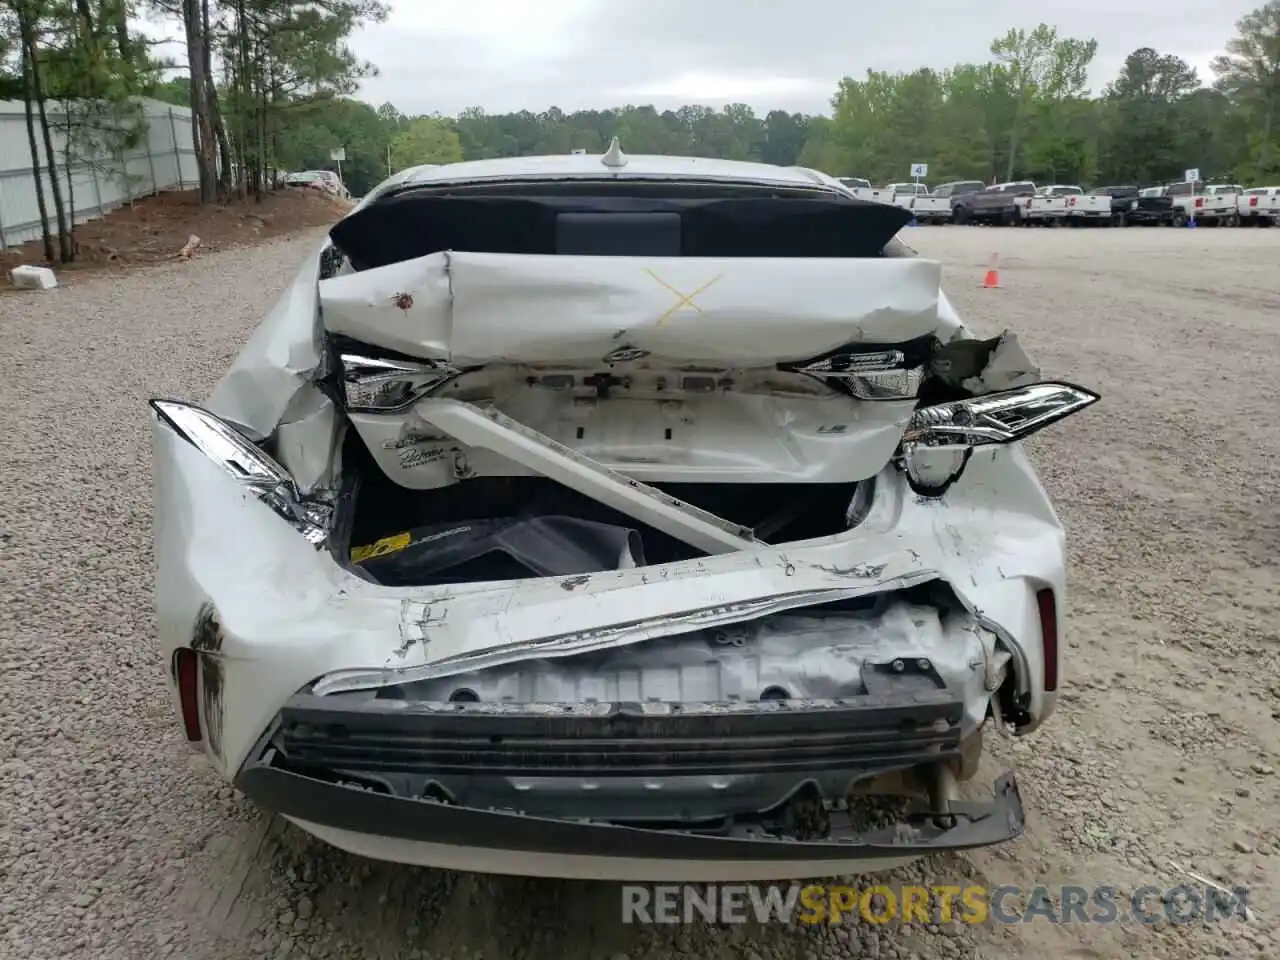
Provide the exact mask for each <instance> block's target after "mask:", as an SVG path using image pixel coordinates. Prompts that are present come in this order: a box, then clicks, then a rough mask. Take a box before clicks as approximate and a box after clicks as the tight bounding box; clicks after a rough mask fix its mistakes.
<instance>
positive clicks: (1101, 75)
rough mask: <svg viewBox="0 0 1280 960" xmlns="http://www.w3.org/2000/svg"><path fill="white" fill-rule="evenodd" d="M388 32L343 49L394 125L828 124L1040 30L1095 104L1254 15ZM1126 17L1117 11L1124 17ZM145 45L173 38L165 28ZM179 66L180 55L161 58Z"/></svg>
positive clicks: (794, 14)
mask: <svg viewBox="0 0 1280 960" xmlns="http://www.w3.org/2000/svg"><path fill="white" fill-rule="evenodd" d="M390 3H391V4H392V12H391V15H390V17H389V18H388V20H387V22H386V23H382V24H377V25H374V26H370V27H368V28H365V29H363V30H360V31H359V32H358V33H356V34H355V35H354V36H353V37H352V45H353V47H354V48H355V50H356V52H357V54H359V56H361V57H362V58H364V59H365V60H368V61H370V62H372V63H374V64H376V65H377V67H378V68H379V70H380V75H379V76H377V77H374V78H371V79H369V80H367V81H365V83H364V84H363V87H362V89H361V90H360V93H359V96H360V97H361V98H362V99H365V100H368V101H370V102H372V103H374V104H375V105H376V104H380V103H384V102H387V101H390V102H391V103H393V104H395V105H396V106H397V107H398V108H399V109H400V110H401V111H402V112H403V113H408V114H419V113H437V112H438V113H441V114H444V115H446V116H453V115H456V114H457V113H459V112H460V111H461V110H464V109H465V108H467V107H472V106H478V107H483V108H484V109H485V110H486V111H487V112H489V113H506V112H509V111H514V110H521V109H528V110H532V111H534V112H539V111H542V110H545V109H547V108H548V107H550V106H557V107H560V108H561V109H562V110H565V111H573V110H579V109H584V108H590V107H613V106H622V105H625V104H627V103H634V104H644V103H652V104H654V105H655V106H657V107H658V108H659V109H665V108H668V107H678V106H682V105H683V104H686V103H701V104H706V105H708V106H712V107H722V106H724V105H725V104H726V103H735V102H740V103H748V104H750V105H751V106H752V107H754V108H755V109H756V110H757V112H759V113H764V112H766V111H768V110H772V109H776V108H782V109H785V110H790V111H800V112H803V113H829V112H830V101H831V96H832V94H833V93H834V92H835V88H836V85H837V84H838V83H839V81H840V78H841V77H845V76H854V77H861V76H863V74H864V72H865V71H866V70H868V69H873V70H889V71H899V70H904V71H905V70H913V69H915V68H917V67H921V66H931V67H935V68H941V67H947V66H950V65H951V64H953V63H957V62H965V61H969V62H981V61H984V60H987V59H989V52H988V48H989V47H990V44H991V41H992V39H993V38H995V37H996V36H999V35H1001V34H1003V33H1004V32H1005V31H1007V30H1008V29H1009V28H1010V27H1013V26H1017V27H1022V28H1024V29H1027V30H1030V29H1031V28H1033V27H1034V26H1035V25H1036V24H1037V23H1039V22H1041V21H1043V22H1045V23H1050V24H1053V25H1054V26H1056V27H1058V30H1059V33H1060V34H1061V35H1063V36H1074V37H1082V38H1084V37H1094V38H1095V39H1097V41H1098V56H1097V58H1096V59H1095V61H1094V67H1093V72H1092V76H1091V82H1092V84H1093V90H1094V92H1095V93H1096V92H1098V91H1100V90H1101V88H1102V87H1103V85H1104V84H1106V83H1107V82H1109V81H1110V80H1112V79H1114V77H1115V75H1116V72H1117V71H1118V70H1119V69H1120V65H1121V64H1122V63H1123V62H1124V58H1125V56H1126V55H1127V54H1128V53H1130V52H1131V51H1132V50H1134V49H1135V48H1137V47H1140V46H1149V47H1154V48H1155V49H1157V50H1159V51H1160V52H1161V53H1173V54H1177V55H1178V56H1180V57H1182V58H1183V59H1184V60H1186V61H1187V62H1188V63H1190V64H1191V65H1192V66H1193V67H1196V68H1197V69H1198V70H1199V72H1200V79H1201V81H1202V82H1211V81H1212V79H1213V76H1212V74H1211V73H1210V71H1209V60H1210V59H1211V58H1212V57H1213V56H1214V55H1215V54H1217V53H1220V52H1221V51H1222V47H1223V44H1224V43H1225V42H1226V41H1227V40H1228V39H1229V38H1230V37H1232V36H1233V35H1234V34H1235V22H1236V21H1237V20H1238V19H1240V17H1241V16H1242V15H1243V14H1245V13H1247V12H1248V11H1249V10H1251V9H1253V8H1255V7H1257V6H1259V5H1260V4H1261V0H1221V2H1220V3H1218V4H1215V3H1212V2H1209V0H1128V2H1116V0H1041V2H1040V3H1038V4H1034V5H1028V4H1026V3H1020V2H1016V0H986V2H981V0H979V2H974V0H970V2H967V3H963V4H956V3H948V2H946V0H932V2H923V0H898V2H896V3H892V4H885V5H884V6H881V5H879V4H868V3H857V2H851V0H631V2H627V0H449V2H445V3H437V2H435V0H390ZM1122 9H1123V10H1124V12H1120V11H1121V10H1122ZM144 29H146V30H147V32H148V33H151V34H153V35H155V36H157V37H158V36H165V37H167V38H170V39H171V40H173V41H178V40H180V38H181V28H180V26H179V25H178V24H176V23H172V22H171V23H166V24H159V23H156V22H154V21H153V22H152V23H151V24H149V25H147V26H145V27H144ZM158 52H159V53H161V54H168V55H170V56H173V57H174V58H175V59H177V60H179V61H185V59H186V55H185V50H184V48H183V47H182V45H181V44H180V43H177V42H171V43H167V44H165V45H164V46H163V47H161V48H160V50H159V51H158Z"/></svg>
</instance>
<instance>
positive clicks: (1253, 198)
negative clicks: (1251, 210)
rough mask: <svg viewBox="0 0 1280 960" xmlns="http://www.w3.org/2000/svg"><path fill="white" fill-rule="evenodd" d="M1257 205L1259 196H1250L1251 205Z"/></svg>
mask: <svg viewBox="0 0 1280 960" xmlns="http://www.w3.org/2000/svg"><path fill="white" fill-rule="evenodd" d="M1257 205H1258V198H1257V197H1250V198H1249V206H1251V207H1256V206H1257Z"/></svg>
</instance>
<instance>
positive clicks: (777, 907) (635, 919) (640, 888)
mask: <svg viewBox="0 0 1280 960" xmlns="http://www.w3.org/2000/svg"><path fill="white" fill-rule="evenodd" d="M1233 918H1238V919H1242V920H1247V919H1249V910H1248V892H1247V891H1245V890H1243V889H1235V890H1231V891H1222V890H1218V889H1216V888H1213V887H1193V886H1186V885H1183V886H1176V887H1159V886H1155V885H1149V886H1144V887H1139V888H1138V889H1137V890H1135V891H1133V892H1132V893H1124V894H1122V893H1120V891H1119V890H1118V889H1117V888H1116V887H1077V886H1058V887H1045V886H1037V887H1033V888H1030V889H1026V888H1022V887H1016V886H1000V887H983V886H973V885H970V886H963V887H961V886H947V885H935V886H928V887H925V886H902V887H896V888H893V887H888V886H869V887H852V886H824V885H821V884H807V885H806V884H790V885H788V886H783V885H779V884H718V885H709V886H700V885H683V886H681V885H678V884H670V885H663V884H657V885H627V886H624V887H622V922H623V923H662V924H667V923H694V922H697V921H703V922H707V923H725V924H733V923H751V922H755V923H762V924H763V923H803V924H819V923H841V922H846V921H847V922H857V921H859V920H861V921H863V922H866V923H873V924H886V923H893V922H897V923H922V924H929V923H952V922H958V923H964V924H981V923H986V922H988V921H994V922H996V923H1001V924H1009V923H1033V922H1036V921H1039V922H1042V923H1044V922H1047V923H1104V924H1105V923H1118V922H1133V921H1136V922H1138V923H1143V924H1154V923H1160V922H1169V923H1197V922H1202V921H1211V922H1212V921H1220V920H1229V919H1233Z"/></svg>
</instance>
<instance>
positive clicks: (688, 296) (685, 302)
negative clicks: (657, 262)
mask: <svg viewBox="0 0 1280 960" xmlns="http://www.w3.org/2000/svg"><path fill="white" fill-rule="evenodd" d="M644 272H645V273H647V274H648V275H649V276H651V277H653V279H655V280H657V281H658V282H659V283H660V284H662V285H663V286H664V287H666V288H667V289H668V290H670V291H671V292H672V293H674V294H675V295H676V296H677V297H679V299H678V300H677V301H676V302H675V303H674V304H672V306H671V309H669V310H668V311H667V312H666V313H664V314H663V315H662V316H660V317H659V318H658V326H662V325H663V324H664V323H666V322H667V321H668V320H669V319H671V317H672V316H673V315H675V314H676V313H678V312H679V311H680V310H682V309H684V308H685V307H693V309H694V310H696V311H697V312H698V313H703V312H704V311H703V309H702V308H701V307H700V306H698V305H697V304H696V303H694V302H693V298H694V297H696V296H697V295H698V294H700V293H704V292H705V291H707V290H708V289H710V288H711V286H712V285H713V284H716V283H718V282H719V281H721V280H723V279H724V274H723V273H718V274H716V275H715V276H714V277H712V278H711V279H710V280H708V281H707V282H706V283H704V284H703V285H702V286H700V287H698V289H696V290H694V291H692V292H690V293H683V292H681V291H679V290H677V289H676V288H675V287H673V286H672V285H671V284H669V283H667V281H665V280H663V279H662V278H661V277H660V276H658V275H657V274H656V273H654V272H653V271H652V270H650V269H649V268H648V267H645V268H644Z"/></svg>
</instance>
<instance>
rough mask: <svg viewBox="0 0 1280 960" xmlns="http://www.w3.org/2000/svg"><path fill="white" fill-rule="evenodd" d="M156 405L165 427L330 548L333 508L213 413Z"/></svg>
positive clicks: (163, 403)
mask: <svg viewBox="0 0 1280 960" xmlns="http://www.w3.org/2000/svg"><path fill="white" fill-rule="evenodd" d="M150 403H151V409H152V410H153V411H155V414H156V416H157V417H158V418H159V420H160V422H161V423H163V424H165V425H167V426H168V427H169V429H171V430H172V431H173V432H174V433H176V434H177V435H178V436H179V437H181V438H182V439H183V440H186V441H187V442H188V443H190V444H191V445H192V446H193V447H195V448H196V449H197V450H199V451H200V452H201V453H203V454H204V455H205V456H206V457H208V458H209V459H210V460H212V461H213V462H214V463H216V464H217V465H218V466H219V467H221V468H222V469H223V470H225V471H226V472H227V473H229V474H231V476H233V477H234V478H235V479H236V480H238V481H239V482H240V483H241V484H242V485H243V486H244V487H245V489H246V490H248V491H250V492H252V493H253V494H254V495H255V496H256V497H257V498H258V499H259V500H260V501H262V502H263V503H264V504H266V505H267V506H268V507H269V508H270V509H271V510H273V511H275V512H276V513H277V514H278V515H279V516H280V517H282V518H283V519H285V520H287V521H288V522H289V523H291V524H292V525H293V527H294V528H295V529H296V530H298V532H300V533H301V534H302V535H303V536H304V537H306V538H307V540H309V541H310V542H311V543H313V544H315V545H316V546H319V545H320V544H322V543H324V541H325V539H326V538H327V537H328V534H329V531H328V521H329V512H330V508H329V506H328V505H327V504H324V503H321V502H319V501H316V500H308V499H304V498H303V497H302V495H301V494H300V493H299V491H298V488H297V486H296V485H295V484H294V482H293V477H291V476H290V475H289V472H288V471H287V470H285V468H284V467H282V466H281V465H280V464H279V463H277V462H276V461H275V460H273V459H272V458H271V457H269V456H267V455H266V454H265V453H263V452H262V450H260V449H259V448H258V447H257V446H256V445H255V444H254V443H252V442H250V440H249V439H248V437H246V436H244V435H243V434H242V433H240V431H239V430H237V429H236V428H235V427H233V426H231V424H229V423H227V422H226V421H224V420H221V419H219V418H218V417H216V416H214V415H213V414H212V413H210V412H209V411H208V410H202V409H201V408H200V407H196V406H192V405H191V404H189V403H179V402H178V401H176V400H152V401H150Z"/></svg>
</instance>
